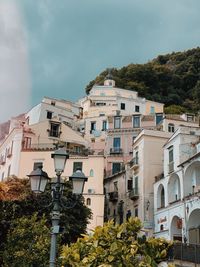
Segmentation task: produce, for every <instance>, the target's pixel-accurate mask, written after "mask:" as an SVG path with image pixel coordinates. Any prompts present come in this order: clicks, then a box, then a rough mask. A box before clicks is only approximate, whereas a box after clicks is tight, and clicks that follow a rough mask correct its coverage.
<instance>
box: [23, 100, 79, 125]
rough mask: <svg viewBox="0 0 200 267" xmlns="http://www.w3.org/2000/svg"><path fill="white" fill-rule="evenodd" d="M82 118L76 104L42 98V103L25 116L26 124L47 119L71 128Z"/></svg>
mask: <svg viewBox="0 0 200 267" xmlns="http://www.w3.org/2000/svg"><path fill="white" fill-rule="evenodd" d="M81 116H82V109H81V107H80V106H79V105H78V104H75V103H72V102H70V101H67V100H63V99H55V98H50V97H44V98H43V100H42V102H41V103H39V104H38V105H36V106H34V107H33V108H32V109H31V110H30V111H28V112H27V114H26V119H27V120H28V124H29V125H32V124H36V123H39V122H42V121H45V120H47V119H49V120H51V119H53V118H57V119H58V120H59V121H61V122H65V123H66V124H67V125H70V126H71V127H75V122H76V121H77V119H80V118H81Z"/></svg>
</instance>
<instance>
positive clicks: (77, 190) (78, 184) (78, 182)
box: [72, 178, 85, 195]
mask: <svg viewBox="0 0 200 267" xmlns="http://www.w3.org/2000/svg"><path fill="white" fill-rule="evenodd" d="M72 183H73V193H74V194H76V195H81V194H82V193H83V188H84V183H85V179H80V178H73V180H72Z"/></svg>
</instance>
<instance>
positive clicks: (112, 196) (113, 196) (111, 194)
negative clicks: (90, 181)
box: [108, 191, 118, 201]
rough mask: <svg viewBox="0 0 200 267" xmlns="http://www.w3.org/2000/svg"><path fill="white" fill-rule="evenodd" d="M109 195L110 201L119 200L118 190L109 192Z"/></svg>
mask: <svg viewBox="0 0 200 267" xmlns="http://www.w3.org/2000/svg"><path fill="white" fill-rule="evenodd" d="M108 195H109V200H110V201H117V200H118V192H117V191H113V192H109V193H108Z"/></svg>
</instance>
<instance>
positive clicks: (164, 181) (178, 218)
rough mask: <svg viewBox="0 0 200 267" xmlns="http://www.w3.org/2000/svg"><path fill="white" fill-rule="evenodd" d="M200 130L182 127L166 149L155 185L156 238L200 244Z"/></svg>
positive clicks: (166, 145) (167, 144) (169, 141)
mask: <svg viewBox="0 0 200 267" xmlns="http://www.w3.org/2000/svg"><path fill="white" fill-rule="evenodd" d="M199 141H200V128H199V127H186V126H181V127H179V129H178V130H177V131H176V132H174V134H173V135H172V137H171V138H170V139H169V140H168V142H167V143H166V144H165V146H164V175H163V176H161V177H157V179H156V182H155V184H154V206H155V212H154V213H155V214H154V223H155V228H154V231H155V233H154V234H155V236H156V237H165V238H167V239H170V240H179V241H182V242H186V241H187V242H189V243H200V238H199V237H200V231H199V221H200V201H199V197H200V195H199V188H200V187H199V186H200V176H199V173H200V162H199V160H200V150H199Z"/></svg>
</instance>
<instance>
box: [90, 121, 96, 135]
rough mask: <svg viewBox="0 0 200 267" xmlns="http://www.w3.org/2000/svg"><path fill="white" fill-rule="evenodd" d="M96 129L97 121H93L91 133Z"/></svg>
mask: <svg viewBox="0 0 200 267" xmlns="http://www.w3.org/2000/svg"><path fill="white" fill-rule="evenodd" d="M95 130H96V121H91V125H90V133H92V132H93V131H95Z"/></svg>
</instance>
